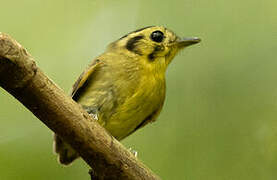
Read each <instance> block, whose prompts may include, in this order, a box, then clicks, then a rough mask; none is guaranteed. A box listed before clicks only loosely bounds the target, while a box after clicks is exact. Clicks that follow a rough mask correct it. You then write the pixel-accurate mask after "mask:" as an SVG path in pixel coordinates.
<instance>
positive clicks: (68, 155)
mask: <svg viewBox="0 0 277 180" xmlns="http://www.w3.org/2000/svg"><path fill="white" fill-rule="evenodd" d="M54 152H55V153H57V154H58V161H59V162H60V163H61V164H63V165H69V164H70V163H72V162H73V161H74V160H75V159H77V158H78V157H79V154H78V153H77V152H76V151H75V150H74V149H73V148H72V147H71V146H70V145H69V144H67V143H66V142H64V141H63V140H62V139H61V138H60V137H59V136H58V135H57V134H54Z"/></svg>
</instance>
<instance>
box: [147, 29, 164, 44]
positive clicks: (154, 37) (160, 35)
mask: <svg viewBox="0 0 277 180" xmlns="http://www.w3.org/2000/svg"><path fill="white" fill-rule="evenodd" d="M150 37H151V39H152V40H153V41H155V42H162V41H163V39H164V33H162V32H161V31H154V32H152V34H151V36H150Z"/></svg>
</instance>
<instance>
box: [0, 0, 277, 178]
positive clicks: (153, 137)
mask: <svg viewBox="0 0 277 180" xmlns="http://www.w3.org/2000/svg"><path fill="white" fill-rule="evenodd" d="M0 4H1V10H0V31H1V32H6V33H8V34H10V35H11V36H13V37H14V38H15V39H17V40H18V41H19V42H20V43H21V44H22V45H23V46H24V47H26V48H27V50H28V51H29V52H30V53H31V54H32V55H33V56H34V58H35V59H36V62H37V64H38V66H39V67H40V68H41V69H42V70H43V71H44V72H45V73H46V74H47V75H48V76H49V77H50V78H51V79H52V80H53V81H55V82H56V83H57V84H58V85H59V86H60V87H61V88H63V89H64V90H65V91H66V92H67V93H69V92H70V89H71V85H72V84H73V82H74V81H75V80H76V78H77V77H78V76H79V74H80V73H81V72H82V70H83V69H84V68H85V67H86V65H87V64H88V63H89V62H90V60H92V59H93V58H94V57H96V56H97V55H99V54H100V53H101V52H103V51H104V49H105V47H106V45H107V44H109V43H110V42H112V41H114V40H116V39H118V38H119V37H121V36H123V35H124V34H126V33H128V32H130V31H133V30H135V29H138V28H141V27H144V26H148V25H164V26H166V27H168V28H169V29H172V30H174V31H175V32H176V33H177V34H178V35H180V36H199V37H201V38H202V39H203V41H202V42H201V44H198V45H195V46H192V47H189V48H187V49H186V50H185V51H183V52H182V53H180V54H179V55H178V56H177V57H176V58H175V59H174V61H173V62H172V64H171V65H170V67H169V69H168V71H167V98H166V103H165V106H164V109H163V111H162V113H161V115H160V117H159V119H158V121H156V122H155V123H154V124H151V125H148V126H146V127H145V128H143V129H141V130H139V131H137V132H136V133H135V134H133V135H132V136H130V137H128V138H127V139H125V140H124V141H123V142H122V143H123V144H124V145H125V146H126V147H132V148H133V149H136V150H137V151H138V152H139V155H138V157H139V159H140V160H141V161H143V162H144V163H145V164H146V165H147V166H149V167H150V168H151V169H152V170H153V171H154V172H156V173H157V174H158V175H159V176H161V177H162V179H170V180H183V179H184V180H203V179H205V180H248V179H249V180H250V179H251V180H275V179H276V178H277V70H276V69H277V59H276V56H277V11H276V9H277V1H276V0H244V1H241V0H232V1H222V0H212V1H206V0H171V1H160V0H153V1H149V0H141V1H138V0H136V1H128V0H117V1H112V0H82V1H72V0H60V1H54V0H46V1H42V0H41V1H38V0H21V1H15V0H10V1H4V0H1V1H0ZM0 179H1V180H11V179H12V180H13V179H23V180H25V179H26V180H30V179H31V180H32V179H41V180H44V179H47V180H48V179H67V180H70V179H72V180H73V179H89V176H88V167H87V165H86V164H85V163H84V162H83V161H82V160H80V159H79V160H78V161H76V162H75V163H74V164H73V165H72V166H70V167H62V166H60V165H59V164H58V163H57V161H56V156H55V155H54V154H53V153H52V132H51V131H50V130H49V129H48V128H47V127H46V126H45V125H43V124H42V123H41V122H40V121H38V120H37V119H36V117H34V116H33V115H32V114H31V113H30V112H29V111H28V110H27V109H26V108H24V107H23V106H22V105H21V104H20V103H19V102H17V100H15V99H14V98H13V97H12V96H10V95H9V94H8V93H7V92H5V91H4V90H3V89H0Z"/></svg>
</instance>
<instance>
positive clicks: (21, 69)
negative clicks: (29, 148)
mask: <svg viewBox="0 0 277 180" xmlns="http://www.w3.org/2000/svg"><path fill="white" fill-rule="evenodd" d="M0 86H1V87H3V88H4V89H5V90H6V91H8V92H9V93H10V94H12V95H13V96H14V97H15V98H16V99H18V100H19V101H20V102H21V103H22V104H23V105H24V106H26V107H27V108H28V109H29V110H30V111H31V112H32V113H33V114H34V115H35V116H36V117H38V118H39V119H40V120H41V121H42V122H43V123H44V124H45V125H46V126H47V127H49V128H50V129H51V130H53V131H54V132H55V133H57V134H58V135H59V136H60V137H62V138H63V139H64V140H65V141H66V142H67V143H69V144H70V145H71V146H72V147H73V148H74V149H75V150H76V151H77V152H78V153H79V154H80V156H81V157H82V158H83V159H84V160H85V161H86V162H87V164H88V165H89V166H90V167H91V168H92V169H93V171H91V172H90V174H92V175H93V178H95V179H135V180H137V179H151V180H157V179H159V177H158V176H156V175H155V174H154V173H153V172H151V170H149V169H148V168H147V167H145V166H144V165H143V164H142V163H141V162H139V161H138V160H137V159H136V158H135V157H134V156H133V154H131V153H130V152H129V151H128V150H127V149H126V148H124V147H123V146H122V145H121V144H120V143H119V142H118V141H117V140H116V139H114V138H113V137H112V136H111V135H109V134H108V133H107V132H106V131H105V129H104V128H103V127H101V126H100V125H99V124H98V123H97V122H96V121H95V120H94V119H92V118H91V117H90V116H89V115H88V114H87V112H85V111H84V110H83V109H82V108H81V106H80V105H78V104H77V103H76V102H74V101H73V100H72V99H71V98H70V97H69V96H67V95H66V94H65V93H64V92H63V90H61V89H60V88H59V87H58V86H57V85H56V84H54V83H53V82H52V81H51V80H50V79H49V78H48V77H47V76H46V75H45V74H44V73H43V72H42V71H41V70H40V69H39V68H38V67H37V66H36V64H35V62H34V60H33V58H32V56H31V55H30V54H29V53H28V52H27V51H26V50H25V49H24V48H23V47H22V46H21V45H20V44H19V43H17V42H16V41H15V40H14V39H12V38H11V37H9V36H8V35H6V34H3V33H0Z"/></svg>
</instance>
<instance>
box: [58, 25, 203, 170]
mask: <svg viewBox="0 0 277 180" xmlns="http://www.w3.org/2000/svg"><path fill="white" fill-rule="evenodd" d="M199 42H200V39H199V38H197V37H193V38H179V37H178V36H176V35H175V34H174V33H173V32H172V31H170V30H168V29H166V28H165V27H162V26H149V27H145V28H142V29H138V30H136V31H133V32H131V33H129V34H127V35H125V36H123V37H121V38H120V39H118V40H117V41H115V42H113V43H111V44H110V45H109V46H108V48H107V49H106V51H105V52H104V53H103V54H102V55H100V56H98V57H97V58H95V59H94V60H93V61H92V63H91V64H90V65H89V67H88V68H87V69H86V70H85V71H84V72H83V73H82V74H81V76H80V77H79V79H78V80H77V81H76V83H75V84H74V86H73V90H72V93H71V96H72V98H73V100H75V101H76V102H78V103H79V104H81V105H82V107H83V108H84V109H85V110H86V111H87V112H88V113H89V114H90V115H91V116H93V117H94V119H96V120H97V121H98V122H99V124H100V125H102V126H103V127H105V129H106V130H107V131H108V132H109V133H110V134H111V135H113V136H114V137H115V138H116V139H118V140H122V139H123V138H125V137H127V136H128V135H130V134H132V133H133V132H135V131H136V130H137V129H139V128H141V127H143V126H145V125H146V124H148V123H149V122H153V121H155V119H156V118H157V116H158V115H159V113H160V112H161V109H162V106H163V104H164V99H165V89H166V88H165V72H166V68H167V67H168V65H169V63H170V62H171V61H172V59H173V58H174V56H175V55H176V53H177V52H178V51H179V50H181V49H183V48H184V47H187V46H189V45H192V44H196V43H199ZM54 145H55V146H54V150H55V152H56V153H58V154H59V158H58V159H59V162H60V163H62V164H64V165H67V164H70V163H71V162H72V161H73V160H75V159H76V158H77V157H79V155H78V153H77V152H76V151H75V150H74V149H72V148H71V147H70V146H69V145H68V144H67V143H65V142H64V141H63V140H62V139H60V138H59V137H58V136H57V135H55V138H54Z"/></svg>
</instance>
